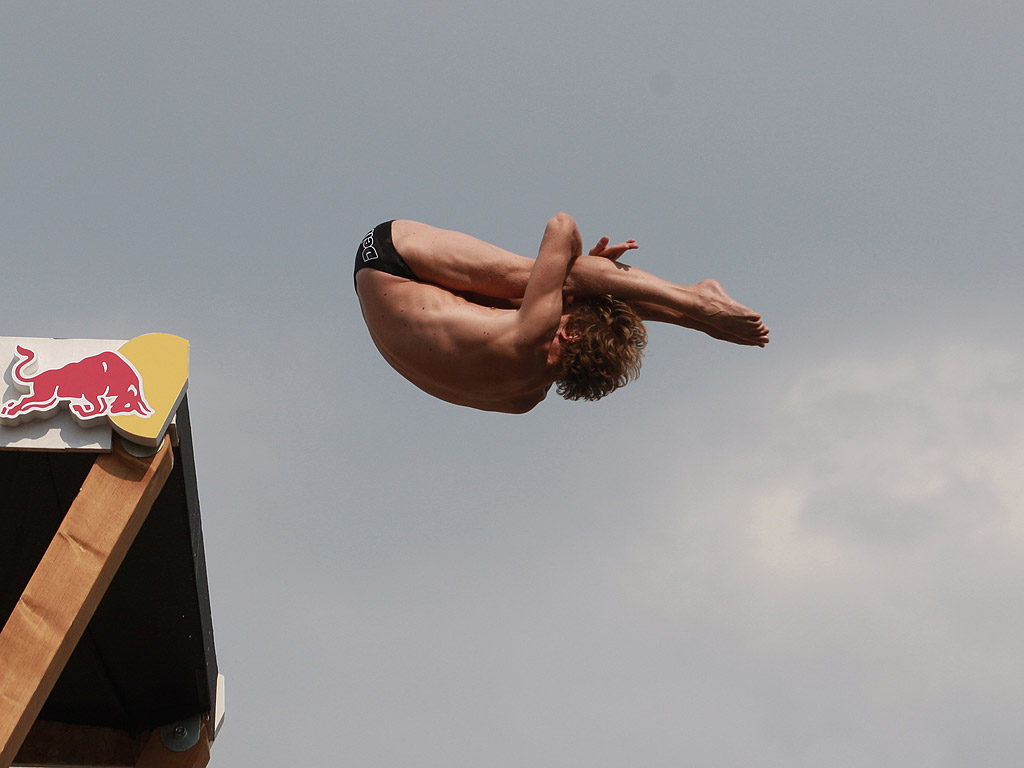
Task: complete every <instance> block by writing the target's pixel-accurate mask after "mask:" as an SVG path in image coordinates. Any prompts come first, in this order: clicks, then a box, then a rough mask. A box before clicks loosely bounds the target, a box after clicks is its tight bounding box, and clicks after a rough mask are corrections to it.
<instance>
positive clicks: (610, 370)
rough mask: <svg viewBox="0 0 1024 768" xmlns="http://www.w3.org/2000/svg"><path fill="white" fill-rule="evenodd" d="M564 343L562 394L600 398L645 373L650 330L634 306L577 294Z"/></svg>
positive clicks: (571, 397)
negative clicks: (642, 365) (642, 366)
mask: <svg viewBox="0 0 1024 768" xmlns="http://www.w3.org/2000/svg"><path fill="white" fill-rule="evenodd" d="M565 330H566V331H567V333H568V334H569V335H570V336H576V337H577V338H575V339H573V340H572V341H569V342H567V343H565V344H563V345H562V360H561V362H562V375H561V376H560V378H559V380H558V390H557V391H558V394H559V395H561V396H562V397H564V398H565V399H566V400H600V399H601V398H602V397H604V396H605V395H608V394H610V393H612V392H614V391H615V390H616V389H618V388H619V387H624V386H626V384H628V383H629V382H631V381H632V380H633V379H635V378H637V377H638V376H639V375H640V361H641V358H642V357H643V349H644V347H645V346H646V345H647V329H646V328H645V327H644V324H643V321H642V320H641V319H640V316H639V315H638V314H637V312H636V310H635V309H633V307H632V306H630V305H629V304H627V303H626V302H624V301H620V300H619V299H615V298H612V297H611V296H608V295H605V296H594V297H590V298H586V299H582V300H580V299H577V301H576V303H575V304H573V307H572V311H571V312H570V314H569V321H568V323H567V324H566V328H565Z"/></svg>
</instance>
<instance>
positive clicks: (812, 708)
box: [0, 0, 1024, 768]
mask: <svg viewBox="0 0 1024 768" xmlns="http://www.w3.org/2000/svg"><path fill="white" fill-rule="evenodd" d="M1022 36H1024V6H1022V5H1020V4H1019V3H1012V2H996V1H995V0H991V1H990V0H972V2H960V3H957V2H936V1H935V0H930V1H929V2H923V1H922V2H912V1H910V0H896V1H895V2H893V1H892V0H890V2H879V1H878V0H855V1H854V0H850V1H846V0H825V1H823V2H798V1H797V0H774V1H769V2H741V1H739V0H724V1H723V0H715V1H714V2H711V0H707V1H702V2H686V1H684V2H678V1H677V0H634V1H633V2H629V3H626V2H620V3H609V2H583V1H582V0H570V1H568V2H559V3H552V2H550V1H549V0H545V1H544V2H540V1H539V0H524V2H520V3H491V2H456V1H454V0H440V1H439V2H430V3H426V2H409V0H347V1H346V2H343V3H305V2H289V3H256V2H245V3H243V2H218V1H213V2H210V1H207V2H182V1H179V2H174V3H139V2H116V3H115V2H88V3H85V2H83V3H47V2H7V3H5V4H4V5H3V10H2V23H0V104H2V109H0V148H2V153H0V195H2V197H0V201H2V205H0V232H2V233H3V236H2V246H0V267H2V270H3V272H2V275H3V280H2V283H0V285H2V289H3V297H4V302H3V313H2V314H3V328H2V331H0V332H2V333H3V335H8V336H55V337H65V336H73V337H87V338H88V337H96V338H113V339H122V338H131V337H134V336H137V335H141V334H142V333H145V332H149V331H163V332H168V333H175V334H179V335H181V336H185V337H187V338H188V339H190V341H191V343H192V370H191V385H190V391H189V403H190V408H191V411H192V421H193V431H194V441H195V452H196V459H197V464H198V467H197V468H198V473H199V486H200V496H201V499H202V510H203V521H204V530H205V535H206V552H207V557H208V563H209V573H210V582H211V583H210V587H211V593H212V600H213V609H214V614H213V616H214V627H215V633H216V639H217V651H218V657H219V661H220V667H221V671H222V672H223V673H224V674H225V675H226V677H227V721H226V724H225V726H224V730H223V731H222V733H221V736H220V738H219V739H218V740H217V742H216V743H215V745H214V751H213V763H212V764H213V765H215V766H218V767H219V768H225V767H227V768H230V767H232V766H239V767H240V766H253V765H266V766H272V765H283V764H288V765H335V764H343V765H360V766H361V765H367V766H382V767H385V766H386V767H391V766H395V767H397V766H403V767H404V766H444V767H445V768H452V767H453V766H466V767H467V768H468V767H470V766H472V767H473V768H476V767H477V766H508V767H509V768H512V767H517V768H518V767H519V766H527V765H529V766H546V765H558V766H562V765H570V766H572V765H580V766H588V768H619V767H621V766H624V765H637V766H645V767H651V768H654V767H656V766H666V767H669V766H672V767H675V766H679V765H694V766H726V767H731V766H744V768H745V767H746V766H786V768H801V767H804V766H806V767H807V768H812V767H813V768H818V767H819V766H823V765H826V766H830V768H831V767H836V766H840V767H841V766H865V767H867V766H870V767H871V768H875V767H876V766H879V765H900V766H922V767H927V768H943V767H945V766H976V765H986V766H1004V765H1005V766H1009V765H1015V764H1018V762H1019V758H1020V754H1021V752H1022V749H1024V744H1022V738H1021V729H1020V722H1021V718H1022V717H1024V656H1022V654H1021V650H1020V649H1021V648H1022V647H1024V620H1022V619H1021V615H1022V614H1021V611H1020V605H1021V599H1022V597H1024V505H1022V501H1021V499H1022V496H1024V479H1022V478H1024V474H1022V473H1021V471H1020V467H1021V466H1022V464H1024V437H1022V435H1024V401H1022V397H1021V391H1022V388H1024V354H1022V352H1024V346H1022V343H1021V340H1020V322H1019V307H1020V296H1019V294H1020V290H1021V287H1022V284H1024V267H1022V259H1021V246H1020V243H1021V242H1022V240H1024V224H1022V221H1024V218H1022V216H1021V211H1022V209H1024V157H1022V149H1021V140H1020V139H1021V126H1022V125H1024V107H1022V99H1021V92H1022V87H1024V47H1022V46H1021V42H1020V41H1021V39H1022ZM559 210H566V211H568V212H569V213H571V214H573V215H574V216H575V217H576V219H577V222H578V223H579V226H580V229H581V230H582V232H583V236H584V240H586V241H591V242H593V241H596V240H597V238H598V237H600V236H601V235H605V234H607V235H609V236H611V237H612V238H614V239H615V240H621V239H625V238H628V237H635V238H636V239H637V240H638V242H639V244H640V250H638V251H636V252H633V253H631V254H630V256H631V257H632V259H631V261H632V263H635V264H637V265H638V266H641V267H643V268H645V269H648V270H650V271H652V272H655V273H656V274H659V275H661V276H663V277H666V278H668V279H672V280H674V281H676V282H683V283H692V282H696V281H697V280H700V279H703V278H707V277H715V278H718V279H719V280H721V281H722V282H723V284H724V285H725V286H726V288H727V289H728V290H729V291H730V293H732V294H733V295H734V296H735V297H736V298H738V299H739V300H740V301H742V302H744V303H746V304H748V305H750V306H752V307H754V308H756V309H757V310H758V311H760V312H761V313H762V314H763V315H764V318H765V320H766V322H767V324H768V325H769V326H770V327H771V329H772V339H773V341H772V344H771V345H770V346H769V347H768V349H766V350H758V349H747V348H738V347H731V346H729V345H725V344H723V343H721V342H716V341H713V340H711V339H709V338H707V337H704V336H701V335H699V334H696V333H693V332H689V331H683V330H681V329H678V328H674V327H653V328H652V329H651V343H650V347H649V353H648V355H647V359H646V363H645V366H644V372H643V375H642V377H641V379H640V380H639V381H638V382H636V383H634V384H632V385H631V386H630V387H628V388H627V389H625V390H622V391H621V392H618V393H615V394H614V395H613V396H611V397H610V398H608V399H607V400H604V401H602V402H600V403H596V404H587V403H583V404H577V403H566V402H563V401H561V400H558V399H557V398H553V399H550V400H549V401H546V402H545V403H542V404H541V406H539V407H538V408H537V409H535V410H534V411H533V412H531V413H530V414H527V415H525V416H515V417H513V416H504V415H497V414H486V413H480V412H476V411H471V410H467V409H462V408H458V407H456V406H452V405H448V404H445V403H442V402H439V401H436V400H433V399H431V398H430V397H428V396H427V395H425V394H422V393H421V392H419V391H418V390H416V389H415V388H414V387H413V386H412V385H410V384H408V383H407V382H406V381H405V380H403V379H402V378H401V377H399V376H398V375H397V374H396V373H394V372H393V371H392V370H391V369H390V368H389V367H388V366H387V364H386V363H385V362H384V361H383V360H382V359H381V358H380V357H379V355H378V354H377V352H376V350H375V349H374V348H373V345H372V344H371V342H370V339H369V337H368V335H367V333H366V331H365V329H364V327H363V325H362V321H361V317H360V313H359V308H358V304H357V302H356V299H355V295H354V293H353V291H352V277H351V264H352V260H353V254H354V252H355V247H356V245H357V244H358V242H359V240H360V239H361V238H362V236H363V234H364V233H365V232H366V231H367V230H368V229H370V228H371V227H373V226H374V225H375V224H377V223H379V222H380V221H383V220H386V219H390V218H415V219H420V220H422V221H427V222H429V223H431V224H435V225H438V226H443V227H449V228H454V229H459V230H463V231H467V232H470V233H472V234H474V235H477V236H479V237H482V238H485V239H487V240H491V241H493V242H496V243H498V244H499V245H502V246H504V247H507V248H510V249H512V250H515V251H518V252H522V253H526V254H529V255H533V254H535V252H536V248H537V245H538V244H539V241H540V236H541V233H542V231H543V227H544V223H545V221H546V220H547V218H548V217H549V216H550V215H552V214H553V213H555V212H557V211H559Z"/></svg>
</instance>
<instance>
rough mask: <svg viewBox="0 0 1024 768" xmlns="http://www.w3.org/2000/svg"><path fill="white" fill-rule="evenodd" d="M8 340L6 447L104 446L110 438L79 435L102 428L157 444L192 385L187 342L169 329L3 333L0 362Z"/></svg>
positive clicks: (2, 412)
mask: <svg viewBox="0 0 1024 768" xmlns="http://www.w3.org/2000/svg"><path fill="white" fill-rule="evenodd" d="M4 342H6V346H7V348H8V350H9V352H12V353H13V355H12V357H11V358H10V360H11V362H10V364H9V365H8V367H7V370H6V372H5V376H4V383H5V384H6V385H8V386H7V387H6V393H5V396H4V397H3V399H2V400H0V448H3V447H17V448H42V449H54V448H56V449H61V448H64V449H75V448H78V449H83V450H89V449H98V450H105V449H108V448H109V436H108V437H104V436H103V435H102V434H101V435H99V436H98V437H96V435H95V434H90V435H89V436H88V437H83V435H82V434H81V433H82V432H83V431H88V432H89V433H96V432H97V431H98V430H95V428H96V427H99V426H105V427H107V430H106V433H107V435H109V433H110V431H111V430H113V431H116V432H118V433H120V434H121V435H122V436H124V437H126V438H127V439H129V440H131V441H133V442H136V443H140V444H143V445H152V446H155V445H159V444H160V442H162V440H163V436H164V433H165V432H166V430H167V428H168V426H169V424H170V422H171V420H172V418H173V417H174V412H175V411H176V410H177V408H178V405H179V404H180V403H181V399H182V397H184V394H185V389H186V387H187V384H188V341H186V340H185V339H182V338H180V337H177V336H171V335H169V334H147V335H145V336H139V337H137V338H135V339H132V340H131V341H128V342H102V341H95V340H64V339H2V338H0V365H2V364H3V363H2V360H3V357H2V355H3V349H4V346H5V344H4ZM97 347H100V348H99V349H96V348H97ZM104 347H105V348H104ZM99 431H100V432H102V430H99Z"/></svg>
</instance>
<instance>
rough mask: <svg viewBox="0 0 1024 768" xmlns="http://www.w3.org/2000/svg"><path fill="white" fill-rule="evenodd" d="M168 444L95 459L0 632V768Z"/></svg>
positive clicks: (144, 506) (124, 537)
mask: <svg viewBox="0 0 1024 768" xmlns="http://www.w3.org/2000/svg"><path fill="white" fill-rule="evenodd" d="M172 463H173V454H172V452H171V445H170V440H168V439H166V438H165V440H164V443H163V445H162V446H161V448H160V449H159V450H158V451H157V452H156V453H155V454H154V455H153V456H150V457H147V458H137V457H134V456H131V455H130V454H128V453H127V452H126V451H125V450H124V448H123V446H121V445H120V442H119V441H117V440H115V447H114V450H113V451H112V452H111V453H108V454H100V455H99V456H98V457H97V458H96V461H95V463H94V464H93V466H92V469H91V470H90V471H89V475H88V477H86V479H85V482H84V483H83V484H82V489H81V490H80V491H79V493H78V495H77V496H76V497H75V501H74V502H73V503H72V505H71V508H70V509H69V510H68V513H67V515H65V517H64V520H63V522H62V523H61V525H60V528H58V530H57V534H56V535H55V536H54V537H53V540H52V541H51V542H50V546H49V547H48V548H47V550H46V553H45V554H44V555H43V558H42V560H40V561H39V565H38V567H37V568H36V570H35V573H33V575H32V578H31V579H30V580H29V583H28V586H27V587H25V591H24V592H23V593H22V596H21V599H20V600H19V601H18V604H17V605H16V606H15V608H14V610H13V611H12V613H11V615H10V618H9V619H8V620H7V624H6V625H5V626H4V628H3V631H2V632H0V768H9V766H10V765H11V763H12V762H13V761H14V758H15V755H16V754H17V753H18V750H19V748H20V747H21V744H22V742H23V741H24V740H25V737H26V736H27V734H28V732H29V730H30V728H31V727H32V724H33V723H34V722H35V720H36V718H37V717H38V716H39V712H40V710H41V709H42V707H43V704H44V703H45V702H46V698H47V697H48V696H49V694H50V691H51V690H52V689H53V686H54V684H55V683H56V682H57V678H58V677H59V676H60V673H61V671H62V670H63V669H64V665H65V664H66V663H67V660H68V658H70V656H71V652H72V651H73V650H74V648H75V646H76V645H77V644H78V641H79V640H80V639H81V636H82V633H83V632H84V631H85V628H86V626H87V625H88V623H89V620H90V619H91V618H92V615H93V613H94V612H95V610H96V606H97V605H99V602H100V599H101V598H102V597H103V594H104V592H105V591H106V589H107V587H108V586H109V585H110V582H111V580H112V579H113V578H114V574H115V573H116V572H117V569H118V568H119V567H120V565H121V562H122V560H123V559H124V556H125V554H126V553H127V551H128V548H129V547H130V546H131V544H132V542H133V541H134V540H135V536H136V534H137V533H138V532H139V529H140V528H141V527H142V523H143V522H144V521H145V519H146V515H147V514H149V510H150V507H152V505H153V502H154V500H155V499H156V497H157V495H159V493H160V489H161V488H162V487H163V484H164V481H165V480H166V479H167V477H168V475H169V474H170V472H171V466H172Z"/></svg>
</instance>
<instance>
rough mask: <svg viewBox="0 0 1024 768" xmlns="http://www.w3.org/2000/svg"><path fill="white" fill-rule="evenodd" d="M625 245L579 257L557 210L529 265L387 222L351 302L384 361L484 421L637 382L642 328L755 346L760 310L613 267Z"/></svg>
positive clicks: (462, 240)
mask: <svg viewBox="0 0 1024 768" xmlns="http://www.w3.org/2000/svg"><path fill="white" fill-rule="evenodd" d="M636 247H637V246H636V243H635V242H634V241H633V240H628V241H626V242H624V243H620V244H619V245H615V246H610V245H609V240H608V238H606V237H604V238H601V240H600V241H599V242H598V244H597V245H596V246H594V248H593V249H591V251H590V253H589V254H587V255H583V243H582V238H581V237H580V232H579V229H578V228H577V226H576V222H575V221H573V219H572V217H570V216H569V215H568V214H565V213H559V214H558V215H556V216H555V217H553V218H552V219H551V220H550V221H549V222H548V224H547V227H546V229H545V230H544V237H543V239H542V240H541V244H540V251H539V253H538V254H537V258H536V259H529V258H526V257H523V256H518V255H516V254H514V253H511V252H509V251H505V250H502V249H501V248H498V247H497V246H494V245H491V244H490V243H486V242H483V241H482V240H477V239H476V238H474V237H471V236H470V235H465V234H462V233H461V232H452V231H448V230H443V229H437V228H435V227H431V226H428V225H426V224H420V223H418V222H414V221H404V220H398V221H390V222H386V223H384V224H381V225H380V226H378V227H377V228H376V229H374V230H373V231H372V232H369V233H367V235H366V237H365V238H364V239H363V242H362V243H360V245H359V248H358V249H357V251H356V267H355V268H356V272H355V282H356V293H357V294H358V296H359V302H360V305H361V307H362V311H363V318H364V319H365V321H366V327H367V328H368V329H369V331H370V336H371V337H372V338H373V342H374V344H376V345H377V349H379V350H380V353H381V354H382V355H383V356H384V359H385V360H387V361H388V363H390V364H391V366H392V367H393V368H394V369H395V370H396V371H398V372H399V373H400V374H402V375H403V376H404V377H405V378H407V379H408V380H409V381H411V382H412V383H413V384H415V385H416V386H417V387H419V388H420V389H422V390H423V391H424V392H427V393H428V394H431V395H434V396H435V397H438V398H440V399H442V400H446V401H448V402H450V403H455V404H457V405H465V406H468V407H471V408H478V409H480V410H484V411H500V412H503V413H525V412H526V411H529V410H530V409H532V408H533V407H534V406H535V405H537V403H539V402H540V401H541V400H543V399H544V397H545V396H546V395H547V392H548V390H549V389H550V387H551V385H552V384H554V383H556V382H557V385H558V386H557V391H558V394H560V395H562V396H563V397H565V398H567V399H570V400H578V399H585V400H597V399H599V398H601V397H603V396H605V395H607V394H608V393H610V392H612V391H613V390H615V389H617V388H619V387H621V386H624V385H625V384H627V383H628V382H629V381H631V380H632V379H634V378H636V376H638V375H639V372H640V358H641V354H642V350H643V347H644V345H645V344H646V342H647V332H646V329H645V328H644V325H643V321H644V320H656V321H661V322H667V323H673V324H675V325H680V326H683V327H686V328H693V329H696V330H699V331H703V332H704V333H707V334H709V335H710V336H713V337H714V338H716V339H721V340H723V341H729V342H732V343H734V344H743V345H747V346H756V347H763V346H765V344H767V343H768V329H767V328H765V326H764V324H763V323H762V322H761V317H760V315H758V314H757V313H756V312H753V311H752V310H750V309H747V308H746V307H744V306H743V305H742V304H739V303H738V302H736V301H734V300H733V299H731V298H730V297H729V296H727V295H726V293H725V291H724V290H722V286H721V285H719V284H718V283H717V282H715V281H714V280H705V281H703V282H700V283H697V284H696V285H692V286H685V285H676V284H674V283H670V282H668V281H665V280H662V279H660V278H658V277H655V276H654V275H652V274H650V273H647V272H643V271H642V270H639V269H636V268H634V267H630V266H627V265H625V264H622V263H620V262H619V261H618V259H619V257H620V256H622V254H624V253H625V252H626V251H629V250H632V249H634V248H636Z"/></svg>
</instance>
